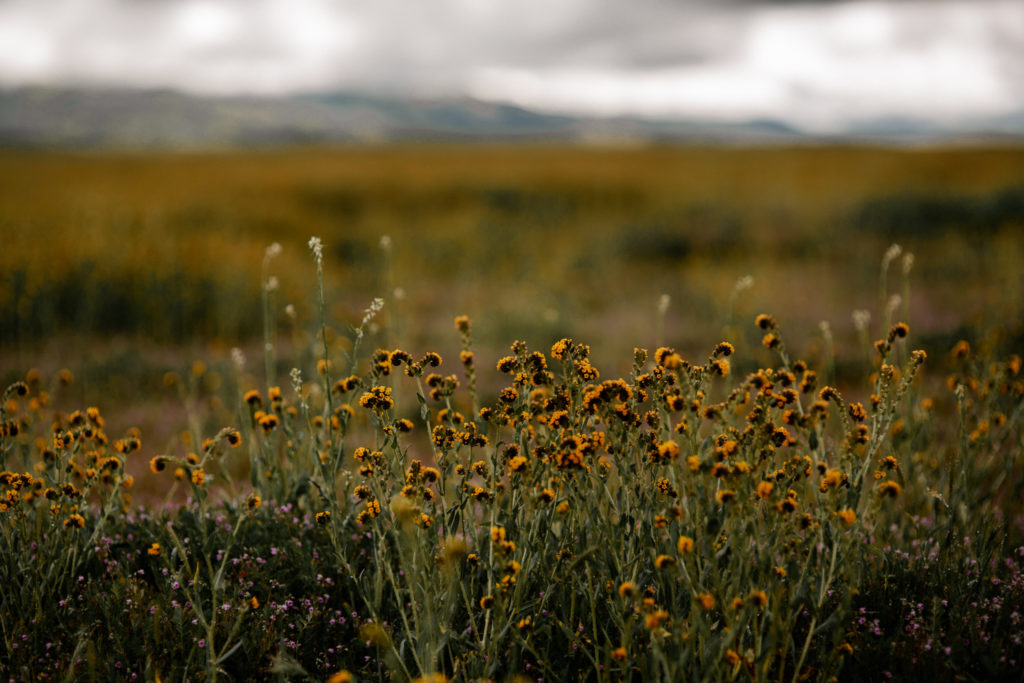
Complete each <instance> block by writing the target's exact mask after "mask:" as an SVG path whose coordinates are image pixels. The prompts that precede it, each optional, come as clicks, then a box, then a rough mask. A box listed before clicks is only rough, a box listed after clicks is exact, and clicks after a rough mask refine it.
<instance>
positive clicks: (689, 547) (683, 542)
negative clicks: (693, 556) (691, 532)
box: [676, 536, 693, 555]
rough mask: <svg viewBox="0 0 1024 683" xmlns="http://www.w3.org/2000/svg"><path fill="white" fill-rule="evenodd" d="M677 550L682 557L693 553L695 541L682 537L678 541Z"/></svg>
mask: <svg viewBox="0 0 1024 683" xmlns="http://www.w3.org/2000/svg"><path fill="white" fill-rule="evenodd" d="M676 549H677V550H678V551H679V554H680V555H685V554H686V553H689V552H693V539H692V538H690V537H689V536H680V537H679V540H678V541H676Z"/></svg>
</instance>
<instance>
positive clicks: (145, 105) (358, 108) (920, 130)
mask: <svg viewBox="0 0 1024 683" xmlns="http://www.w3.org/2000/svg"><path fill="white" fill-rule="evenodd" d="M474 140H480V141H484V140H500V141H515V140H522V141H577V142H656V141H664V142H715V143H730V142H731V143H738V144H744V143H786V142H794V143H795V142H800V141H807V142H811V141H823V140H824V141H846V140H861V141H880V142H935V141H953V140H969V141H979V140H981V141H1006V140H1015V141H1018V142H1019V141H1024V111H1020V112H1016V113H1013V114H1009V115H1004V116H999V117H990V118H986V119H977V120H971V121H962V122H957V123H956V124H948V125H945V126H942V125H937V124H935V123H932V122H926V121H920V120H916V119H904V118H889V119H872V120H868V121H863V122H859V123H857V124H854V125H851V126H849V127H848V129H847V130H845V131H843V132H841V133H839V134H835V135H830V136H826V137H822V136H815V135H812V134H808V133H806V132H802V131H800V130H798V129H796V128H795V127H793V126H790V125H788V124H786V123H785V122H782V121H778V120H771V119H757V120H750V121H744V122H740V123H730V122H721V121H714V120H695V119H646V118H639V117H618V118H598V117H585V116H564V115H555V114H547V113H541V112H538V111H531V110H529V109H524V108H521V107H517V106H513V105H508V104H498V103H492V102H483V101H479V100H473V99H468V98H447V99H412V98H399V97H383V96H372V95H360V94H353V93H341V92H326V93H313V94H305V95H295V96H287V97H256V96H217V97H204V96H195V95H189V94H185V93H181V92H176V91H171V90H127V89H84V88H82V89H74V88H49V87H24V88H17V89H8V90H0V146H4V147H72V148H108V147H112V148H183V149H190V148H209V147H236V146H274V145H289V144H293V145H294V144H297V145H305V144H325V143H326V144H343V143H363V142H386V141H474Z"/></svg>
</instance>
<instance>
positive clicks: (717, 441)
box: [0, 238, 1024, 682]
mask: <svg viewBox="0 0 1024 683" xmlns="http://www.w3.org/2000/svg"><path fill="white" fill-rule="evenodd" d="M310 247H311V248H312V251H313V255H314V258H315V263H316V266H317V269H318V274H319V275H320V278H319V281H318V284H319V287H318V289H317V292H318V293H317V295H316V296H315V297H314V305H313V306H312V307H311V314H310V315H311V317H312V318H313V319H314V320H316V321H317V325H316V327H317V329H318V333H317V335H316V339H315V345H314V346H313V348H314V351H313V352H312V355H310V356H303V357H302V358H305V359H306V360H305V361H304V362H297V363H296V366H297V367H295V368H293V369H291V371H290V372H289V373H287V375H286V376H282V377H279V378H278V377H276V376H275V372H276V368H277V367H278V365H279V364H280V362H281V360H282V359H281V358H279V357H278V356H277V355H275V354H278V353H279V352H280V351H279V349H278V347H276V346H275V345H274V344H273V343H271V342H268V343H267V345H266V353H267V357H266V358H265V359H264V362H263V363H262V367H263V368H264V369H265V370H264V372H265V375H266V378H265V380H266V384H264V385H263V386H261V387H257V386H256V385H255V384H246V382H247V381H248V380H247V379H246V378H247V377H251V375H249V374H247V373H246V372H244V369H245V367H246V359H245V358H244V354H242V353H241V352H240V351H239V352H236V353H235V354H234V361H233V362H234V366H233V367H234V371H233V372H234V376H233V377H227V376H226V375H228V374H229V371H225V373H224V375H225V376H221V377H220V378H219V379H218V381H217V382H216V383H205V384H204V382H203V378H204V377H205V376H206V375H207V374H208V370H207V369H206V368H205V367H203V366H201V365H197V366H195V367H194V368H193V369H192V372H191V373H190V374H189V375H188V376H184V375H174V374H171V375H168V376H167V378H166V381H167V383H168V385H169V386H170V387H171V388H172V389H174V390H177V391H179V392H180V395H181V397H182V398H183V399H184V402H185V404H186V405H187V406H188V407H189V410H188V412H187V423H188V429H187V430H186V431H185V432H184V433H183V434H181V435H180V437H179V438H177V439H176V441H175V443H174V444H173V445H172V446H170V447H168V448H166V449H161V450H159V451H156V452H153V451H152V450H151V449H150V448H149V447H147V445H146V438H145V435H144V434H139V433H136V432H132V431H129V432H128V433H125V434H115V433H111V434H108V433H107V430H106V422H105V420H104V416H103V415H102V414H101V411H100V410H99V409H97V408H96V407H90V406H81V407H80V410H76V411H74V412H69V411H55V410H54V409H53V406H54V405H55V404H57V403H58V402H59V395H58V394H59V392H60V391H62V387H66V386H67V385H69V384H70V383H71V382H73V377H72V375H71V374H70V373H67V374H64V375H58V376H55V377H53V378H52V380H51V379H50V378H46V377H42V376H41V375H40V373H38V372H30V373H29V375H28V376H26V377H25V378H24V380H22V381H18V382H17V383H15V384H12V385H11V386H10V388H8V389H7V391H6V393H5V395H4V396H3V404H2V411H3V413H2V422H3V432H2V436H0V457H2V458H3V460H2V463H0V465H2V469H3V470H4V472H3V474H2V479H0V484H2V487H3V495H4V497H3V500H2V502H0V509H2V512H0V515H2V523H3V527H2V528H3V536H2V537H0V544H2V552H0V628H2V634H0V635H2V642H3V645H2V648H3V656H2V657H0V673H3V674H4V675H6V676H8V677H9V678H12V679H15V680H17V679H25V680H27V679H39V680H75V679H93V680H135V679H145V680H157V679H159V680H165V681H169V680H214V679H217V678H222V679H229V680H264V679H273V678H275V677H278V678H280V679H282V680H302V679H311V680H331V681H334V682H337V681H343V680H352V679H353V678H355V679H357V680H363V679H367V680H399V681H404V680H411V679H420V680H444V679H446V678H450V679H455V680H477V679H492V680H499V681H504V680H509V679H513V678H516V677H520V678H524V679H529V680H534V679H543V680H583V679H585V680H621V679H625V680H673V681H675V680H699V681H703V680H708V681H718V680H793V681H796V680H831V679H832V677H835V676H838V677H839V678H841V679H843V680H883V679H886V678H897V679H900V678H901V677H902V678H909V677H910V676H913V677H915V678H919V677H923V676H932V677H937V678H938V679H941V680H953V679H958V680H959V679H967V680H993V679H999V680H1013V679H1019V678H1020V676H1021V674H1020V671H1021V670H1022V662H1024V643H1022V637H1021V633H1022V628H1021V620H1022V615H1024V590H1022V589H1024V511H1022V509H1021V503H1020V501H1021V499H1022V495H1021V494H1022V488H1024V476H1022V466H1024V456H1022V449H1021V446H1022V443H1024V442H1022V428H1021V421H1022V412H1024V411H1022V406H1024V377H1022V375H1021V359H1020V357H1019V356H1017V355H1013V354H1012V353H1006V352H1004V351H1003V349H1004V348H1005V343H1006V337H1005V336H1003V337H1000V336H999V335H1000V334H1004V335H1005V333H1001V332H1000V331H999V330H998V329H996V330H995V331H994V332H993V333H992V334H990V335H989V336H988V337H987V341H986V342H985V343H983V344H977V343H976V344H974V345H973V346H972V344H970V343H969V342H967V341H959V342H957V343H955V344H953V345H951V346H950V347H949V348H947V349H945V350H944V351H943V352H942V353H936V352H934V351H932V352H931V353H926V352H924V351H922V350H919V349H918V348H917V347H916V346H915V345H914V344H913V343H912V341H911V340H912V339H914V337H913V334H912V330H911V329H910V328H909V327H908V326H907V325H906V324H905V323H903V322H900V321H899V318H898V317H896V316H897V315H898V313H899V308H898V306H889V307H888V308H886V309H885V310H882V311H878V312H876V314H875V317H874V320H875V323H874V324H873V326H872V323H871V321H870V319H869V318H868V317H867V316H866V315H864V314H862V315H860V316H859V321H860V329H861V331H862V333H863V338H864V348H863V349H862V351H863V354H864V356H865V358H866V359H867V360H866V361H865V364H866V366H865V369H864V372H863V373H862V374H861V375H860V376H858V377H856V378H855V379H853V380H852V381H847V382H844V383H843V385H842V387H841V388H837V387H838V385H837V384H835V383H830V382H832V381H833V380H832V378H833V377H834V376H835V370H834V367H832V365H831V364H830V356H829V355H828V354H821V355H820V356H819V357H818V358H817V359H815V360H813V361H808V360H805V359H803V358H798V357H795V356H794V355H793V354H792V353H791V351H789V350H788V349H790V348H795V347H792V346H791V340H789V339H788V338H787V336H786V330H784V329H782V328H781V327H780V325H779V324H778V322H777V321H776V319H775V318H773V317H772V316H769V315H763V314H762V315H759V316H757V317H756V319H753V320H748V321H734V324H733V325H732V326H729V327H727V329H726V334H727V338H726V339H721V338H713V339H710V340H708V342H707V350H706V351H705V352H704V353H703V354H701V355H700V356H698V357H692V356H691V357H688V358H684V357H683V355H682V354H681V353H679V352H677V351H676V350H674V349H672V348H669V347H666V346H661V347H658V348H655V349H653V350H651V351H650V352H648V351H647V350H645V349H644V348H640V347H638V348H636V349H635V350H634V351H633V353H632V354H631V357H630V358H629V359H628V361H627V364H628V366H629V368H630V369H629V370H628V372H627V373H624V374H623V376H621V377H616V376H615V375H611V376H606V375H604V374H602V371H601V370H600V366H599V364H597V363H596V362H595V361H594V356H593V355H592V354H591V350H590V347H589V346H587V345H586V344H585V343H583V342H582V341H581V340H575V341H574V340H572V339H569V338H563V339H560V340H558V341H556V342H555V343H554V344H553V345H551V346H550V347H544V348H531V347H530V346H528V345H527V344H526V343H525V342H522V341H517V342H515V343H513V344H512V345H511V348H510V349H509V350H508V351H507V354H506V355H503V356H502V357H500V358H495V359H494V360H489V361H487V362H484V361H482V360H479V359H480V358H482V357H483V354H480V353H479V352H478V351H477V350H476V349H475V340H474V335H473V327H472V325H471V321H470V319H469V318H466V317H463V316H460V317H458V318H456V319H455V321H454V328H455V329H454V330H452V329H451V328H449V329H450V330H451V331H450V334H451V335H452V337H453V338H458V340H459V347H460V351H459V352H458V353H457V354H455V355H454V356H452V355H449V356H448V357H446V358H442V357H441V356H440V355H438V354H436V353H433V352H430V351H426V352H424V350H423V349H416V350H413V349H409V348H406V349H398V348H392V347H390V346H387V347H382V348H376V349H375V346H376V345H377V344H376V342H380V341H381V340H382V339H383V338H384V337H385V336H386V334H387V330H386V329H384V330H381V331H378V332H377V333H373V332H371V329H372V326H373V324H374V322H375V320H376V319H378V318H380V317H381V316H384V315H386V313H387V309H386V306H384V309H383V310H382V305H384V304H383V302H382V301H375V302H374V303H373V304H371V305H370V307H369V308H368V309H367V310H366V311H365V313H363V314H362V315H361V316H356V317H355V318H353V320H355V321H357V324H356V325H354V326H352V327H351V328H348V329H345V330H340V329H338V324H337V320H336V319H335V318H334V317H333V316H332V315H331V314H330V312H329V309H330V307H329V306H328V305H327V301H326V299H325V294H324V277H323V271H324V268H323V266H324V261H323V259H324V249H323V245H322V244H321V243H320V241H319V240H318V239H315V238H314V239H313V240H310ZM276 252H277V248H276V247H272V248H270V249H268V250H267V252H266V258H267V259H269V258H272V257H273V255H274V254H276ZM900 258H901V254H900V251H899V250H898V249H896V248H893V249H890V250H889V251H888V252H887V253H886V256H885V258H884V259H883V266H882V272H883V276H882V279H881V283H882V285H881V290H882V291H881V299H882V300H883V301H891V299H890V298H889V297H888V288H889V287H890V286H891V287H893V288H896V287H897V286H898V287H908V286H909V285H907V283H906V282H902V281H901V280H900V278H899V277H896V276H895V275H894V276H891V278H892V279H891V281H890V279H888V278H889V277H890V275H889V273H890V271H892V273H894V274H898V273H902V278H903V279H906V278H909V274H910V273H911V269H910V267H909V266H908V265H907V262H908V259H907V257H906V256H905V255H903V256H902V260H900ZM265 263H266V261H265ZM900 263H902V264H903V267H902V268H899V265H898V264H900ZM876 272H877V271H876ZM264 277H265V278H266V277H267V276H266V275H264ZM266 283H267V280H266V279H265V280H264V281H263V285H264V286H263V287H262V290H263V291H264V292H266V291H268V288H267V287H266ZM875 291H877V289H876V290H875ZM449 324H450V323H449ZM268 325H269V326H268V328H267V329H265V330H264V335H265V336H266V339H268V340H271V339H273V338H274V329H272V328H273V327H274V326H273V324H272V323H268ZM741 330H748V331H752V332H753V333H754V334H756V335H757V337H758V338H759V340H760V351H759V352H758V353H757V354H754V353H753V350H750V352H749V353H748V355H747V357H743V356H741V355H740V354H739V353H737V347H738V346H740V340H741V339H743V338H744V336H743V333H742V332H741ZM872 331H873V332H874V333H875V334H871V332H872ZM876 337H877V340H875V341H872V340H874V339H875V338H876ZM595 341H596V342H597V343H599V342H600V339H598V340H595ZM360 349H365V351H364V353H363V354H361V353H360ZM374 349H375V350H374ZM762 353H763V354H766V355H761V354H762ZM765 359H768V360H767V362H765ZM495 378H497V380H496V379H495ZM491 385H493V386H494V387H495V388H494V389H490V388H487V387H489V386H491ZM211 391H212V392H215V393H217V397H216V398H217V399H218V401H219V402H220V404H221V406H222V408H224V407H226V408H227V409H228V410H230V411H232V412H233V414H234V417H235V419H234V421H233V422H232V423H230V424H224V423H219V424H218V423H217V420H218V419H219V418H220V417H221V415H222V413H223V410H221V411H212V412H211V411H208V409H207V408H208V406H209V405H210V403H209V401H206V402H203V403H200V402H197V401H196V400H195V398H196V396H197V395H199V393H201V392H211ZM142 453H146V455H142ZM139 458H142V459H144V460H148V463H149V467H150V468H151V470H152V473H153V474H154V475H155V476H158V477H160V478H161V481H164V482H166V485H167V486H168V487H170V490H169V491H167V494H166V499H167V500H168V501H177V500H178V499H179V497H178V496H176V491H177V490H183V491H184V492H186V493H187V498H185V499H183V500H181V501H180V502H169V503H167V504H163V505H162V504H159V503H155V502H154V503H150V504H148V505H145V506H135V505H134V504H133V503H132V500H131V494H132V492H133V483H134V480H133V477H132V476H131V475H129V474H127V473H126V467H128V466H129V464H130V463H131V461H132V460H133V459H139Z"/></svg>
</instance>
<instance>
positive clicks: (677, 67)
mask: <svg viewBox="0 0 1024 683" xmlns="http://www.w3.org/2000/svg"><path fill="white" fill-rule="evenodd" d="M33 84H54V85H100V86H118V87H143V88H153V87H157V88H165V87H166V88H175V89H181V90H185V91H188V92H194V93H216V94H237V93H255V94H286V93H295V92H303V91H310V90H332V89H348V90H359V91H368V92H373V93H390V94H403V95H410V94H411V95H416V96H440V95H445V96H450V95H468V96H473V97H480V98H485V99H492V100H502V101H510V102H514V103H517V104H521V105H525V106H530V107H534V108H540V109H545V110H550V111H563V112H569V113H586V114H604V115H620V114H626V115H641V116H699V117H711V118H720V119H734V120H738V119H744V118H751V117H774V118H780V119H783V120H787V121H790V122H793V123H795V124H797V125H801V126H803V127H805V128H808V129H809V130H819V131H827V130H829V129H830V128H833V127H836V126H838V125H841V124H842V123H843V122H845V121H849V120H851V119H858V118H859V119H870V118H876V117H908V118H912V117H919V118H927V119H931V120H948V121H952V122H955V121H957V120H959V119H964V118H969V117H976V116H988V115H995V114H1000V113H1006V112H1013V111H1024V3H1021V2H1020V1H1019V0H948V1H943V0H938V1H933V2H912V1H907V2H894V1H891V0H890V1H882V0H878V1H862V2H739V1H734V2H718V3H713V2H685V1H682V0H649V1H647V2H635V1H631V0H488V1H487V2H480V1H476V0H433V1H432V2H408V1H407V0H401V1H399V0H346V1H341V0H0V85H2V86H6V87H14V86H20V85H33Z"/></svg>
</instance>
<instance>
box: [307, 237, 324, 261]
mask: <svg viewBox="0 0 1024 683" xmlns="http://www.w3.org/2000/svg"><path fill="white" fill-rule="evenodd" d="M309 248H310V249H312V250H313V258H315V259H316V264H317V265H318V266H319V265H321V264H323V262H324V245H323V242H321V241H320V238H319V237H310V238H309Z"/></svg>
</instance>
